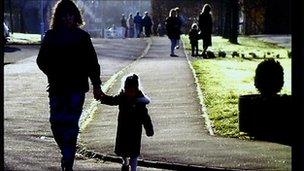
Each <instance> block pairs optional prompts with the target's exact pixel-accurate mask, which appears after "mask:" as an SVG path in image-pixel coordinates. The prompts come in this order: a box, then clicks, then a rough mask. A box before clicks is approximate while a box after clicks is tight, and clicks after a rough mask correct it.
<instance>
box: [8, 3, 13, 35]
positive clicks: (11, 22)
mask: <svg viewBox="0 0 304 171" xmlns="http://www.w3.org/2000/svg"><path fill="white" fill-rule="evenodd" d="M8 6H9V7H8V8H9V11H10V30H11V32H12V33H14V21H13V11H12V0H9V1H8Z"/></svg>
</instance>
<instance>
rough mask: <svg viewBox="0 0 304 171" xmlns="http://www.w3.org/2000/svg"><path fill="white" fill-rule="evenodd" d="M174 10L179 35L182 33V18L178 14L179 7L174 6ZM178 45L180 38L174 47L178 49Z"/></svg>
mask: <svg viewBox="0 0 304 171" xmlns="http://www.w3.org/2000/svg"><path fill="white" fill-rule="evenodd" d="M175 12H176V18H177V19H178V30H179V34H180V35H181V34H182V31H181V29H182V25H183V21H182V18H181V16H180V9H179V7H176V8H175ZM179 46H180V38H179V39H177V42H176V47H175V48H176V49H179Z"/></svg>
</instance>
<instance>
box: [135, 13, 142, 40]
mask: <svg viewBox="0 0 304 171" xmlns="http://www.w3.org/2000/svg"><path fill="white" fill-rule="evenodd" d="M134 23H135V36H136V37H137V38H139V37H140V34H141V32H142V16H140V14H139V12H137V13H136V16H135V17H134Z"/></svg>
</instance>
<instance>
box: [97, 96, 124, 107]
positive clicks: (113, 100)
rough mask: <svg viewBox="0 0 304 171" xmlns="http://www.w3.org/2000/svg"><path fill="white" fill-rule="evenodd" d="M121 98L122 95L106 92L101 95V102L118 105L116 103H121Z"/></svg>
mask: <svg viewBox="0 0 304 171" xmlns="http://www.w3.org/2000/svg"><path fill="white" fill-rule="evenodd" d="M120 99H121V95H116V96H109V95H106V94H105V95H103V96H102V97H101V100H100V102H101V103H102V104H106V105H111V106H116V105H119V103H120Z"/></svg>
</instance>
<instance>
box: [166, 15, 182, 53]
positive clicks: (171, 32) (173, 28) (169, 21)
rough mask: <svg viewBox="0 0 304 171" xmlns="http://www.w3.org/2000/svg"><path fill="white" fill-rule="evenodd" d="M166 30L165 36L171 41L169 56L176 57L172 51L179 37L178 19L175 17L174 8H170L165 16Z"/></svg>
mask: <svg viewBox="0 0 304 171" xmlns="http://www.w3.org/2000/svg"><path fill="white" fill-rule="evenodd" d="M166 30H167V36H168V37H169V39H170V41H171V54H170V56H171V57H177V55H176V54H175V53H174V49H175V47H176V45H177V41H178V40H179V39H180V30H179V19H178V18H177V17H176V11H175V9H171V10H170V12H169V17H167V18H166Z"/></svg>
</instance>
